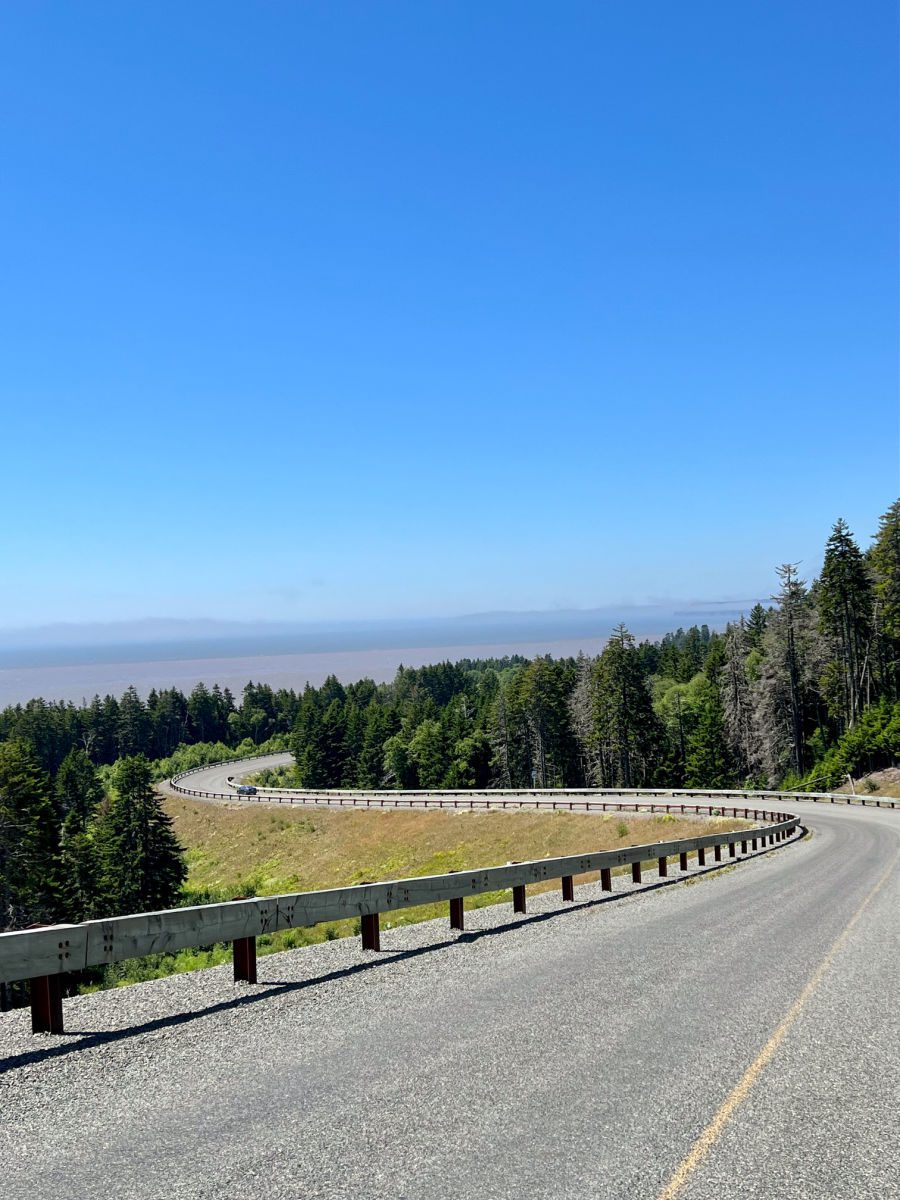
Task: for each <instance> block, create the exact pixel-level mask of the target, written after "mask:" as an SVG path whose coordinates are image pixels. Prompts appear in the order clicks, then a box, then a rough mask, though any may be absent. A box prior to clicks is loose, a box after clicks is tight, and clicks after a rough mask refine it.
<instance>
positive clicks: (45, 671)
mask: <svg viewBox="0 0 900 1200" xmlns="http://www.w3.org/2000/svg"><path fill="white" fill-rule="evenodd" d="M645 636H647V635H645ZM650 636H657V637H658V636H661V635H660V634H657V635H650ZM606 641H607V639H606V637H593V638H591V637H580V638H547V639H545V640H543V641H524V640H521V641H509V642H495V643H484V642H476V643H466V644H457V645H441V646H401V647H379V648H377V649H353V650H323V651H315V652H307V653H302V654H271V655H266V654H254V655H243V656H232V657H222V658H185V659H168V660H167V659H147V660H133V661H128V662H99V663H77V664H71V665H66V664H62V665H61V664H53V665H48V666H22V667H6V668H3V669H0V707H4V708H5V707H6V706H7V705H10V704H20V703H21V704H24V703H25V702H26V701H28V700H31V699H35V698H37V697H42V698H43V699H44V700H48V701H59V700H62V701H71V702H73V703H75V704H80V703H81V701H82V700H85V701H90V700H91V699H92V697H93V696H94V695H100V696H105V695H107V694H111V695H113V696H120V695H121V694H122V693H123V692H124V691H125V690H126V688H128V687H130V686H131V685H132V684H133V685H134V687H135V688H136V689H137V690H138V692H139V693H140V695H141V696H144V697H146V695H147V694H148V692H150V691H151V689H153V688H156V689H157V690H159V689H160V688H169V687H175V688H179V689H180V690H181V691H183V692H190V690H191V689H192V688H193V687H194V686H195V685H196V684H197V683H201V682H202V683H205V684H206V685H207V686H208V687H212V685H213V684H215V683H218V685H219V686H220V687H221V688H225V687H228V688H230V689H231V691H232V692H233V693H234V695H235V696H236V697H238V698H239V697H240V694H241V692H242V690H243V688H244V686H245V684H247V683H248V682H250V681H251V680H252V681H253V682H254V683H266V684H269V685H270V686H271V687H272V688H276V689H277V688H293V689H294V690H295V691H301V690H302V689H303V686H304V684H306V683H307V682H308V683H310V684H312V685H313V686H319V685H320V684H321V683H323V681H324V680H325V678H326V677H327V676H328V675H336V676H337V677H338V679H340V681H341V682H342V683H354V682H355V681H356V680H358V679H364V678H369V679H374V680H375V682H376V683H386V682H388V681H390V680H391V679H393V677H394V675H395V674H396V671H397V668H398V667H399V666H400V665H401V664H403V665H404V666H409V667H419V666H425V665H426V664H429V663H436V662H445V661H448V660H449V661H450V662H456V661H458V660H459V659H461V658H503V657H504V656H506V655H511V654H522V655H524V656H525V657H526V658H534V657H536V656H537V655H539V654H551V655H553V657H554V658H566V657H569V656H572V657H574V656H575V655H577V654H578V653H579V651H582V652H584V653H585V654H588V655H596V654H599V653H600V651H601V650H602V649H603V647H604V645H605V644H606Z"/></svg>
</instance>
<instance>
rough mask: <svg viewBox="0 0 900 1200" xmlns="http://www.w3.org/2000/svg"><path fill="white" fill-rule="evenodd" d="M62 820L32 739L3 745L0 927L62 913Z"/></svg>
mask: <svg viewBox="0 0 900 1200" xmlns="http://www.w3.org/2000/svg"><path fill="white" fill-rule="evenodd" d="M60 900H61V897H60V864H59V822H58V820H57V816H56V811H55V808H54V805H53V802H52V800H51V798H50V780H49V778H48V776H47V774H46V772H45V771H43V770H42V769H41V765H40V763H39V761H38V759H37V756H36V754H35V753H34V751H33V749H32V748H31V746H30V745H28V744H27V743H26V742H23V741H21V740H12V741H7V742H4V743H2V745H0V930H4V929H21V928H22V927H23V926H25V925H29V924H32V923H34V922H39V921H40V922H44V923H48V922H53V921H56V920H58V919H59V918H60V916H61V910H60Z"/></svg>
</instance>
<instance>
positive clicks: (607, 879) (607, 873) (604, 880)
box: [600, 867, 612, 892]
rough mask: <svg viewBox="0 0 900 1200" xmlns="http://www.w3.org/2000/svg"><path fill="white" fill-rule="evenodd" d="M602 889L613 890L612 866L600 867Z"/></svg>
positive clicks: (605, 890)
mask: <svg viewBox="0 0 900 1200" xmlns="http://www.w3.org/2000/svg"><path fill="white" fill-rule="evenodd" d="M600 889H601V891H604V892H611V891H612V867H601V868H600Z"/></svg>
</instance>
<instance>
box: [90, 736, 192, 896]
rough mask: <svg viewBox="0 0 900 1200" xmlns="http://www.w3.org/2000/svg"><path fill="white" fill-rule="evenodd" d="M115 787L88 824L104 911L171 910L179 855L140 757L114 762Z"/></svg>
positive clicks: (181, 872)
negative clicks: (91, 836)
mask: <svg viewBox="0 0 900 1200" xmlns="http://www.w3.org/2000/svg"><path fill="white" fill-rule="evenodd" d="M115 788H116V795H115V796H114V797H113V798H112V800H110V801H109V802H108V804H107V805H106V806H105V807H103V808H102V809H101V811H100V814H99V816H98V819H97V821H96V822H95V825H94V842H95V845H96V847H97V854H98V863H99V870H100V887H101V891H102V904H103V907H104V910H105V913H106V914H108V915H113V914H119V913H132V912H150V911H154V910H157V909H162V908H171V907H173V906H174V904H175V903H176V901H177V900H178V896H179V893H180V891H181V887H182V884H183V883H184V880H185V878H186V876H187V868H186V866H185V861H184V851H183V850H182V848H181V846H180V845H179V843H178V840H177V839H176V837H175V834H174V833H173V832H172V821H171V818H170V817H169V815H168V814H167V813H166V811H165V809H164V808H163V806H162V802H161V800H160V798H159V796H158V794H157V792H156V790H155V788H154V787H153V774H152V770H151V767H150V763H149V762H148V761H147V759H146V758H145V757H144V756H143V755H136V756H133V757H128V758H123V759H122V760H121V761H120V762H119V763H118V765H117V767H116V773H115Z"/></svg>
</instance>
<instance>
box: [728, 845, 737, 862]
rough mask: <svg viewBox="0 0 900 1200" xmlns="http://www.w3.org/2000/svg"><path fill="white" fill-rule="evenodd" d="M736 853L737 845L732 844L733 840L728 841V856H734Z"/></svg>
mask: <svg viewBox="0 0 900 1200" xmlns="http://www.w3.org/2000/svg"><path fill="white" fill-rule="evenodd" d="M736 854H737V846H736V845H735V844H734V842H729V843H728V857H729V858H734V856H735V855H736Z"/></svg>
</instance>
